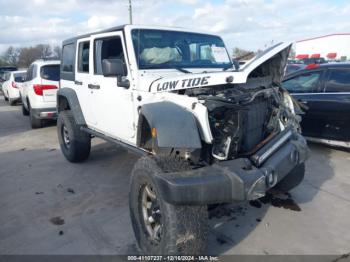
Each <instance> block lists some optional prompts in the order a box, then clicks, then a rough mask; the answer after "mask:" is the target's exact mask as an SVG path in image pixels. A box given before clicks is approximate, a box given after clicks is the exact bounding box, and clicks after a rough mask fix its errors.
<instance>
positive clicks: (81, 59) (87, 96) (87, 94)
mask: <svg viewBox="0 0 350 262" xmlns="http://www.w3.org/2000/svg"><path fill="white" fill-rule="evenodd" d="M90 45H91V42H90V38H83V39H79V40H78V41H77V47H76V50H77V51H76V60H75V64H76V66H75V81H74V89H75V91H76V94H77V96H78V99H79V103H80V107H81V110H82V111H83V114H84V118H85V121H86V123H87V125H88V126H89V127H95V126H96V124H97V121H96V117H95V114H94V111H93V108H92V105H91V104H92V103H93V101H92V100H93V97H92V96H93V90H91V89H90V88H89V84H90V82H91V76H92V72H93V68H92V63H93V59H92V50H91V48H90Z"/></svg>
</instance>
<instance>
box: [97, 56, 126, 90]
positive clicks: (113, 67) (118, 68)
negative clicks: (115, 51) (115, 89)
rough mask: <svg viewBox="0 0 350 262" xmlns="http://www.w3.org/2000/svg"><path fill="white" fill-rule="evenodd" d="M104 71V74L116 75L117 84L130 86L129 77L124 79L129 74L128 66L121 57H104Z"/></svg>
mask: <svg viewBox="0 0 350 262" xmlns="http://www.w3.org/2000/svg"><path fill="white" fill-rule="evenodd" d="M102 73H103V76H106V77H108V76H114V77H115V76H116V77H117V80H118V82H117V84H118V86H121V87H126V88H129V86H130V82H129V80H127V79H123V77H124V76H126V75H127V69H126V66H125V64H124V62H123V60H121V59H103V60H102Z"/></svg>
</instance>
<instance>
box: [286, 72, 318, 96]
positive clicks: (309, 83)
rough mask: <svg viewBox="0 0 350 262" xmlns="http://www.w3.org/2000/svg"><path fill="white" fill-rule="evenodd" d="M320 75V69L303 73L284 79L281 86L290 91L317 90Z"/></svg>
mask: <svg viewBox="0 0 350 262" xmlns="http://www.w3.org/2000/svg"><path fill="white" fill-rule="evenodd" d="M320 77H321V72H320V71H318V72H309V73H304V74H301V75H298V76H295V77H293V78H291V79H288V80H286V81H284V82H283V83H282V86H283V87H284V88H285V89H287V90H288V91H289V92H291V93H312V92H317V90H318V84H319V80H320Z"/></svg>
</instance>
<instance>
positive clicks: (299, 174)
mask: <svg viewBox="0 0 350 262" xmlns="http://www.w3.org/2000/svg"><path fill="white" fill-rule="evenodd" d="M304 176H305V164H304V163H302V164H299V165H297V166H296V167H295V168H294V169H293V170H292V171H290V172H289V174H288V175H286V176H285V177H284V178H283V179H282V180H281V181H280V182H278V183H277V185H276V186H274V189H277V190H278V191H282V192H288V191H290V190H292V189H293V188H295V187H296V186H298V185H299V184H300V183H301V182H302V181H303V179H304Z"/></svg>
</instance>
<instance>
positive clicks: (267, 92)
mask: <svg viewBox="0 0 350 262" xmlns="http://www.w3.org/2000/svg"><path fill="white" fill-rule="evenodd" d="M271 83H272V81H271V78H269V77H254V78H251V79H249V81H248V82H247V83H245V84H236V85H229V84H228V85H221V86H215V87H205V88H196V89H188V90H186V93H185V94H186V95H188V96H195V97H197V98H198V100H199V101H200V102H201V103H202V104H204V105H205V106H206V107H207V109H208V113H209V122H210V128H211V132H212V135H213V137H214V141H213V144H212V147H211V154H212V157H214V160H215V159H216V160H228V159H234V158H237V157H240V156H247V155H251V154H253V153H254V152H256V151H257V150H258V149H259V148H260V147H261V146H262V145H264V144H265V143H266V142H268V141H269V140H270V139H272V138H273V137H274V136H275V135H277V134H278V133H279V132H281V131H282V130H283V129H284V128H286V127H292V128H294V129H299V122H300V117H299V116H297V115H295V114H294V112H292V111H294V109H293V105H292V108H291V105H290V104H289V103H292V104H293V102H292V101H291V99H290V97H289V95H288V93H287V92H285V91H284V90H282V89H281V88H280V87H279V86H277V85H274V84H271ZM288 99H289V100H288ZM286 100H287V101H286Z"/></svg>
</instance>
